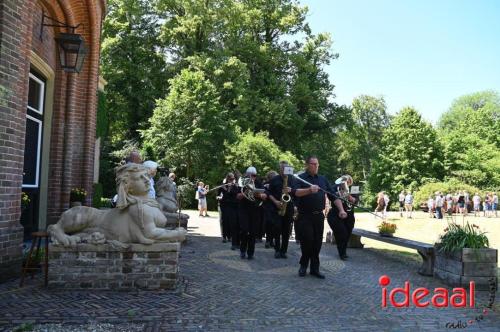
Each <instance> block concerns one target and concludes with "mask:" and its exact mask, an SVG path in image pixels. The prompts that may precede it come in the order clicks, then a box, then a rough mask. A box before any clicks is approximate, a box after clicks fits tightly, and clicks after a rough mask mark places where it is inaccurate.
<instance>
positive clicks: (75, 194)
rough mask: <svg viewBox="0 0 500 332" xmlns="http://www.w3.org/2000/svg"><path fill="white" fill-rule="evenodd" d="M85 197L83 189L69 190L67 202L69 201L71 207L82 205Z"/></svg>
mask: <svg viewBox="0 0 500 332" xmlns="http://www.w3.org/2000/svg"><path fill="white" fill-rule="evenodd" d="M85 197H87V192H86V191H85V189H83V188H73V189H71V192H70V195H69V201H70V205H71V207H73V206H80V205H82V202H83V201H84V200H85Z"/></svg>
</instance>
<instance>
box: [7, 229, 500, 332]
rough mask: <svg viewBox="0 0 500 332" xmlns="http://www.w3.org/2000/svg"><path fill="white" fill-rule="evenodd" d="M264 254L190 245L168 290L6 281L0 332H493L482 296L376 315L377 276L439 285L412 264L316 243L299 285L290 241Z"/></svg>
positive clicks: (499, 322) (496, 315) (202, 241)
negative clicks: (468, 304) (472, 301)
mask: <svg viewBox="0 0 500 332" xmlns="http://www.w3.org/2000/svg"><path fill="white" fill-rule="evenodd" d="M273 253H274V252H273V250H272V249H264V246H263V244H262V243H260V244H257V249H256V254H255V259H254V260H252V261H248V260H241V259H240V258H239V255H238V251H231V250H230V248H229V245H228V244H226V243H221V241H220V239H219V238H216V237H213V236H212V237H209V236H201V235H194V236H191V237H190V238H189V241H188V242H187V243H186V244H185V245H183V248H182V251H181V261H180V269H181V270H180V275H181V277H180V280H179V285H178V287H177V289H176V290H175V291H155V292H141V291H138V292H89V291H55V290H46V289H44V288H42V287H40V286H39V283H38V282H36V281H37V280H40V279H41V278H40V277H38V278H35V282H34V281H31V279H28V282H27V286H26V287H25V288H23V289H19V288H18V280H14V281H11V282H7V283H4V284H1V285H0V330H6V331H10V330H12V329H14V328H15V327H18V326H19V325H20V324H22V323H27V322H33V323H35V324H41V325H39V326H37V328H43V327H44V326H49V327H50V326H53V325H44V324H50V323H52V324H59V323H63V324H77V326H78V325H80V326H81V327H82V330H83V328H84V326H85V325H86V324H89V323H93V324H95V323H96V322H97V323H103V322H106V323H111V324H114V325H113V326H115V327H116V330H117V331H121V330H129V327H130V330H134V331H136V330H141V329H142V330H144V331H163V330H164V331H202V330H203V331H422V330H426V331H436V330H443V331H444V330H449V328H447V327H446V324H447V323H453V324H458V323H459V321H461V322H462V325H463V324H464V323H467V324H469V323H470V322H469V321H470V320H474V322H473V323H472V324H469V325H470V326H468V327H467V328H466V329H465V330H467V331H476V330H478V331H498V330H499V326H500V310H499V306H498V305H497V306H496V309H495V311H489V312H487V313H486V314H485V315H483V319H478V320H479V321H476V320H475V318H476V317H479V314H481V313H482V312H481V309H480V307H481V305H483V304H485V303H486V296H487V294H486V293H482V292H477V293H476V301H477V303H476V309H455V308H440V309H436V308H431V307H428V308H423V309H421V308H415V307H414V306H410V308H404V309H396V308H381V287H380V286H379V285H378V279H379V277H380V276H381V275H382V274H386V275H388V276H389V277H390V278H391V280H392V281H391V285H390V286H389V288H391V289H392V287H402V286H403V285H404V282H405V281H406V280H408V281H410V282H411V285H412V288H416V287H427V288H429V289H433V288H434V287H440V286H443V285H442V284H440V283H439V282H438V281H436V280H435V279H433V278H430V277H423V276H420V275H418V274H417V273H416V271H417V268H418V266H417V264H416V263H415V262H414V261H405V260H403V259H401V258H397V257H396V258H395V257H392V256H390V257H389V256H387V255H384V254H382V253H381V252H379V251H377V250H375V249H356V250H354V249H351V250H350V251H349V252H348V254H349V256H350V259H349V260H348V261H345V262H343V261H341V260H339V259H338V258H337V255H336V250H335V248H334V247H333V246H332V245H330V244H323V249H322V251H321V264H322V265H321V271H322V272H323V273H324V274H325V275H326V279H325V280H319V279H316V278H314V277H311V276H309V275H308V276H307V277H305V278H300V277H298V275H297V270H298V258H299V256H300V249H299V246H298V245H296V244H295V243H294V242H293V241H292V242H290V247H289V255H288V259H275V258H274V255H273ZM497 295H498V293H497ZM497 300H498V299H497ZM497 302H498V301H497ZM138 324H139V325H138ZM63 326H64V325H63ZM138 326H139V328H138ZM68 328H69V325H68ZM48 330H50V328H48ZM63 330H64V328H63V329H61V331H63Z"/></svg>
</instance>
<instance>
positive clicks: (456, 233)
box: [436, 222, 490, 253]
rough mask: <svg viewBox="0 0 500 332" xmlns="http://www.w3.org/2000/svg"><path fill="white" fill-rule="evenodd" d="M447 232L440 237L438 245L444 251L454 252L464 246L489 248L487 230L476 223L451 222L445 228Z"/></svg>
mask: <svg viewBox="0 0 500 332" xmlns="http://www.w3.org/2000/svg"><path fill="white" fill-rule="evenodd" d="M444 231H445V233H444V234H442V235H441V236H440V237H439V240H438V243H436V247H437V248H438V250H439V251H442V252H448V253H449V252H453V251H455V250H461V249H463V248H473V249H480V248H488V247H489V246H490V243H489V241H488V237H487V236H486V235H485V234H486V232H481V231H480V230H479V226H477V225H475V224H472V225H471V224H469V223H468V222H467V223H466V224H465V225H462V226H460V225H458V224H449V225H448V227H447V228H445V230H444Z"/></svg>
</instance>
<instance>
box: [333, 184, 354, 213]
mask: <svg viewBox="0 0 500 332" xmlns="http://www.w3.org/2000/svg"><path fill="white" fill-rule="evenodd" d="M349 177H350V176H349ZM349 177H348V175H343V176H341V177H340V178H338V179H337V180H335V184H338V185H339V186H338V187H337V197H338V198H340V199H341V200H342V201H343V202H344V203H345V205H346V207H347V208H346V210H347V211H352V203H351V202H350V201H349V196H350V192H349V184H348V181H349V180H350V181H351V182H352V178H350V179H349Z"/></svg>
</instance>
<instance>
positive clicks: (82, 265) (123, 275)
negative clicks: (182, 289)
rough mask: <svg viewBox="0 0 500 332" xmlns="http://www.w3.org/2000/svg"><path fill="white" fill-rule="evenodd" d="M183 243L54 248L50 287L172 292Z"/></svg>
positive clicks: (88, 245)
mask: <svg viewBox="0 0 500 332" xmlns="http://www.w3.org/2000/svg"><path fill="white" fill-rule="evenodd" d="M179 251H180V243H178V242H173V243H154V244H152V245H143V244H132V245H131V246H130V248H126V249H124V248H116V247H113V246H111V245H109V244H98V245H94V244H83V243H82V244H78V245H77V246H76V248H65V247H63V246H50V248H49V255H50V257H49V259H50V269H49V287H51V288H58V289H82V288H86V289H106V290H110V289H119V290H134V289H148V290H153V289H172V288H174V287H175V284H176V281H177V275H178V272H179Z"/></svg>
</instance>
